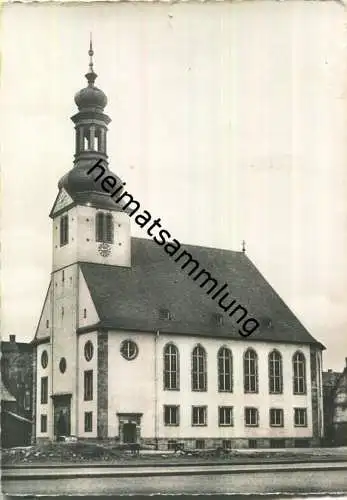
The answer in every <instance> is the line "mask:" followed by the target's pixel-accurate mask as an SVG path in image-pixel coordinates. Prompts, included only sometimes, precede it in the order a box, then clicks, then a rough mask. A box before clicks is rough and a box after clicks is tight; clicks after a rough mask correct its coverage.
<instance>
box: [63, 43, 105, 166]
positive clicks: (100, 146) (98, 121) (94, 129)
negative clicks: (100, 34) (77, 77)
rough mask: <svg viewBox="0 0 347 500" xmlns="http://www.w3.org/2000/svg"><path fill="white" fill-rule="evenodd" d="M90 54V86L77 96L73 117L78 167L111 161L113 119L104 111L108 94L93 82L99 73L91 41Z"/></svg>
mask: <svg viewBox="0 0 347 500" xmlns="http://www.w3.org/2000/svg"><path fill="white" fill-rule="evenodd" d="M88 55H89V70H88V73H87V74H86V75H85V77H86V79H87V82H88V86H87V87H86V88H84V89H82V90H80V91H79V92H77V94H76V95H75V103H76V105H77V107H78V113H76V114H75V115H74V116H72V117H71V120H72V121H73V122H74V124H75V130H76V146H75V160H74V163H75V166H79V165H85V164H88V165H90V163H91V162H96V161H97V160H99V159H101V160H103V163H104V165H107V164H108V163H107V160H108V157H107V151H106V137H107V125H108V124H109V123H110V121H111V118H110V117H109V116H107V115H106V114H105V113H104V112H103V111H104V108H105V107H106V105H107V97H106V95H105V94H104V92H103V91H102V90H100V89H98V88H97V87H96V86H95V85H94V84H95V80H96V78H97V76H98V75H97V74H96V73H95V72H94V69H93V66H94V64H93V55H94V51H93V45H92V40H90V46H89V51H88Z"/></svg>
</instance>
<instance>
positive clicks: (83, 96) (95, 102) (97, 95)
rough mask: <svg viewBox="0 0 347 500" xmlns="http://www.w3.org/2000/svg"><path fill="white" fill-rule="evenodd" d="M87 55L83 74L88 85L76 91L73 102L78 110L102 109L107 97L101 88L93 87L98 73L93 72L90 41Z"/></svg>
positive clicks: (92, 53) (92, 52)
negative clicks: (86, 64) (87, 68)
mask: <svg viewBox="0 0 347 500" xmlns="http://www.w3.org/2000/svg"><path fill="white" fill-rule="evenodd" d="M88 55H89V58H90V59H89V71H88V73H87V74H86V75H85V77H86V79H87V81H88V86H87V87H85V88H84V89H81V90H80V91H78V92H77V93H76V95H75V103H76V105H77V107H78V109H79V110H80V111H81V110H82V109H88V108H93V109H95V108H99V109H100V110H103V109H104V108H105V106H106V105H107V97H106V94H105V93H104V92H103V91H102V90H100V89H99V88H98V87H95V85H94V83H95V80H96V78H97V76H98V75H97V74H96V73H95V72H94V69H93V55H94V51H93V46H92V41H90V47H89V51H88Z"/></svg>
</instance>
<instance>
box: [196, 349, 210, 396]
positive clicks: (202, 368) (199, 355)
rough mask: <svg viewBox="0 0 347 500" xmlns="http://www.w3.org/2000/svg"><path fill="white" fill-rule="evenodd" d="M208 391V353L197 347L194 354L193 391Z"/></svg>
mask: <svg viewBox="0 0 347 500" xmlns="http://www.w3.org/2000/svg"><path fill="white" fill-rule="evenodd" d="M206 390H207V362H206V351H205V349H204V348H203V347H202V346H201V345H197V346H196V347H195V348H194V350H193V354H192V391H206Z"/></svg>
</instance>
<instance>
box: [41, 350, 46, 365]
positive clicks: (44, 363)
mask: <svg viewBox="0 0 347 500" xmlns="http://www.w3.org/2000/svg"><path fill="white" fill-rule="evenodd" d="M47 365H48V353H47V351H43V352H42V354H41V366H42V368H47Z"/></svg>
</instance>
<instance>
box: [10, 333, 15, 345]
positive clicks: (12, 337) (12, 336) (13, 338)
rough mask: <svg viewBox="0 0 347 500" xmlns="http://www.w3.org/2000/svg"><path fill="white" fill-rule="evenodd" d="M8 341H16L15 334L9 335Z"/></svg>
mask: <svg viewBox="0 0 347 500" xmlns="http://www.w3.org/2000/svg"><path fill="white" fill-rule="evenodd" d="M10 342H11V344H15V343H16V336H15V335H10Z"/></svg>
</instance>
